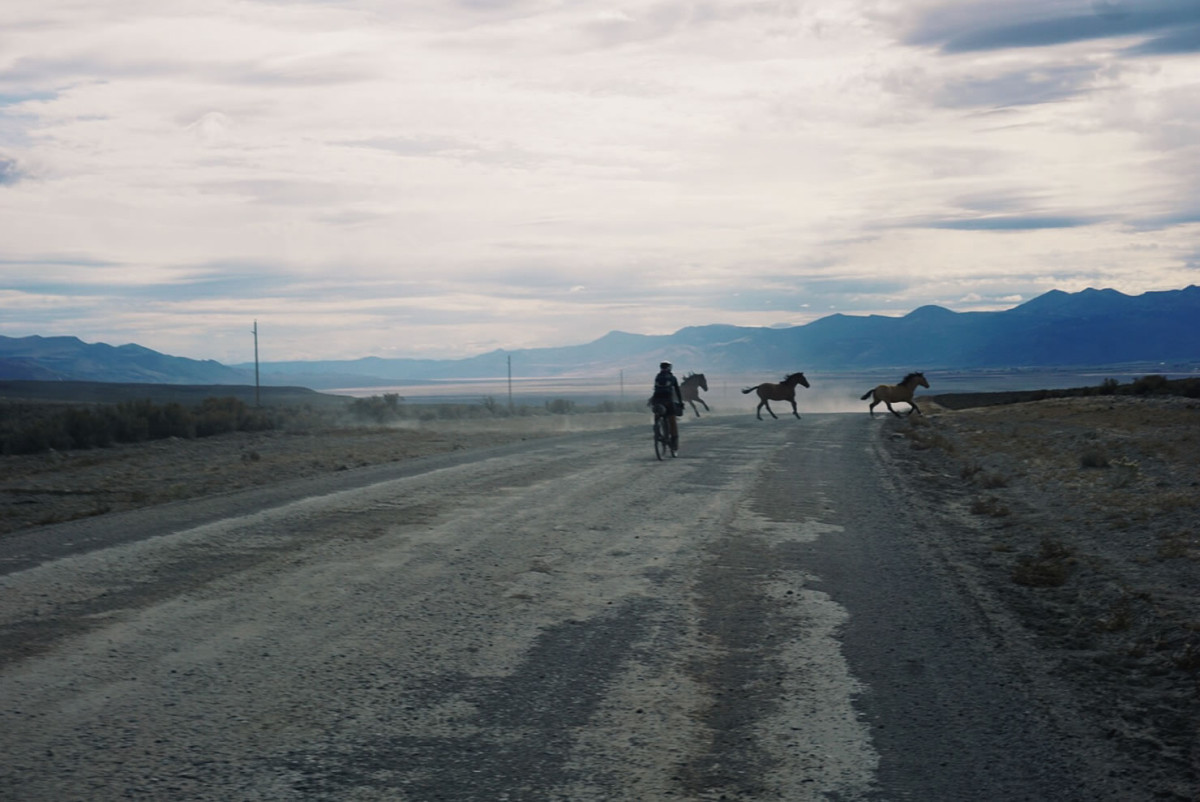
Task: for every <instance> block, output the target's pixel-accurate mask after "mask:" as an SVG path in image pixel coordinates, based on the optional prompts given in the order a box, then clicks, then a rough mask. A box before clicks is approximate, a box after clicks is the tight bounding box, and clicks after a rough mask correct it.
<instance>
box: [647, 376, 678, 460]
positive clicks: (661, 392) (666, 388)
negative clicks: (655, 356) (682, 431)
mask: <svg viewBox="0 0 1200 802" xmlns="http://www.w3.org/2000/svg"><path fill="white" fill-rule="evenodd" d="M655 404H661V405H662V407H663V409H664V410H666V412H665V413H664V414H665V415H666V418H667V431H668V432H669V433H670V438H671V450H672V451H678V450H679V423H678V421H677V420H676V418H677V416H678V415H679V414H680V413H682V412H683V394H682V393H681V392H680V390H679V380H678V379H676V378H675V374H674V373H672V372H671V363H670V362H662V363H660V364H659V366H658V375H657V376H655V377H654V395H652V396H650V405H651V406H654V405H655Z"/></svg>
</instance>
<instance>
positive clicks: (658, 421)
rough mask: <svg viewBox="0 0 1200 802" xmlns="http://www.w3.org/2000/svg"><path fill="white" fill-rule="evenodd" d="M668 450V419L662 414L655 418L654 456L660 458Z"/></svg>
mask: <svg viewBox="0 0 1200 802" xmlns="http://www.w3.org/2000/svg"><path fill="white" fill-rule="evenodd" d="M666 450H667V432H666V421H664V420H663V419H662V417H660V416H656V417H655V418H654V456H656V457H658V458H659V459H660V460H661V459H662V458H663V454H664V453H666Z"/></svg>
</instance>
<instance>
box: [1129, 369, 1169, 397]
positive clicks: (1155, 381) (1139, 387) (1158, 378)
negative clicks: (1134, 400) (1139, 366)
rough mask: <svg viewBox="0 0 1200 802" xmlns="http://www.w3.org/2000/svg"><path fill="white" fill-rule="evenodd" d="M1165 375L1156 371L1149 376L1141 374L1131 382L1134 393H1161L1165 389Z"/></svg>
mask: <svg viewBox="0 0 1200 802" xmlns="http://www.w3.org/2000/svg"><path fill="white" fill-rule="evenodd" d="M1167 385H1168V381H1167V377H1166V376H1162V375H1160V374H1157V373H1151V374H1150V375H1149V376H1143V377H1141V378H1140V379H1136V380H1135V381H1134V382H1133V392H1134V393H1135V394H1136V395H1148V394H1151V393H1162V392H1166V391H1167Z"/></svg>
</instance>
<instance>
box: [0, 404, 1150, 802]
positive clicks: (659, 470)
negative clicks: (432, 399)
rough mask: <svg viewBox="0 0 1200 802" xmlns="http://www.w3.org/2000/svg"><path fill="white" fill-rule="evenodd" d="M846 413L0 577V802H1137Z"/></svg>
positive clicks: (883, 431) (111, 538)
mask: <svg viewBox="0 0 1200 802" xmlns="http://www.w3.org/2000/svg"><path fill="white" fill-rule="evenodd" d="M893 425H894V424H893V423H892V422H891V421H890V420H889V421H882V420H879V419H871V418H869V417H868V416H865V415H863V416H846V415H805V416H804V418H803V420H801V421H795V420H779V421H762V422H760V421H756V420H754V419H753V418H751V417H748V416H738V417H730V418H722V417H706V418H704V419H701V420H700V421H695V420H689V421H688V422H687V425H686V426H685V427H684V429H683V442H682V450H681V455H680V457H679V458H678V459H675V460H668V461H666V462H657V461H655V460H654V457H653V453H652V450H651V443H650V440H649V437H648V434H649V432H648V427H639V428H637V429H626V430H618V431H615V432H600V433H585V434H578V435H570V436H565V437H561V438H554V439H548V440H540V441H532V442H526V443H518V444H515V445H512V446H506V447H502V448H498V449H491V450H483V451H476V452H471V453H465V454H453V455H443V456H439V457H436V458H429V459H420V460H413V461H410V462H405V463H395V464H390V465H380V466H374V467H371V468H364V469H361V470H348V471H343V472H340V473H338V474H335V475H327V476H324V477H318V478H314V479H310V480H305V482H303V483H299V484H291V485H287V486H283V487H277V488H271V489H266V490H256V491H252V492H249V493H246V494H240V495H239V494H233V495H225V496H221V497H217V498H211V499H207V500H198V501H191V502H181V503H178V504H174V505H168V506H167V507H159V508H149V509H145V510H138V511H134V512H132V513H127V514H121V515H111V516H104V517H101V518H96V519H93V520H85V521H75V522H72V523H70V524H65V525H61V526H56V527H45V528H42V529H37V530H30V531H28V532H23V533H18V534H16V535H13V536H10V537H9V538H6V539H5V540H4V541H3V542H2V544H0V566H3V569H2V570H3V571H4V575H3V576H2V577H0V638H2V640H0V645H2V646H3V651H2V652H0V654H2V658H0V660H2V664H0V671H2V673H0V750H2V751H3V754H4V755H5V760H4V761H3V764H2V765H0V797H2V798H4V799H6V800H115V799H128V798H133V799H137V798H147V799H171V800H208V799H212V800H292V799H316V800H321V799H329V800H335V799H336V800H441V799H445V800H504V799H507V800H657V799H684V800H686V799H695V800H701V799H703V800H710V799H712V800H715V799H747V800H748V799H755V800H759V799H786V800H832V799H837V800H866V799H883V800H898V799H914V800H918V799H919V800H951V799H972V800H976V799H1004V800H1016V799H1031V800H1032V799H1055V800H1104V799H1113V800H1116V799H1123V800H1128V799H1138V798H1140V797H1139V795H1138V794H1139V793H1140V790H1139V789H1138V788H1136V787H1135V786H1133V785H1132V781H1129V780H1125V779H1123V778H1124V777H1129V776H1132V775H1130V774H1129V773H1128V771H1127V770H1126V768H1125V767H1123V766H1122V764H1121V762H1120V758H1119V756H1115V755H1112V754H1109V752H1108V751H1107V747H1106V745H1105V743H1104V741H1103V738H1102V737H1100V735H1099V734H1098V733H1095V732H1093V731H1091V730H1090V729H1089V728H1088V727H1087V726H1086V722H1084V721H1082V720H1081V719H1080V718H1079V717H1078V716H1077V715H1076V711H1075V710H1074V709H1073V708H1072V707H1071V706H1070V702H1069V699H1068V698H1067V697H1066V696H1065V695H1063V694H1062V693H1061V689H1059V688H1056V687H1055V685H1054V683H1053V681H1052V680H1051V679H1050V678H1049V677H1048V675H1047V673H1046V672H1045V671H1044V670H1043V668H1044V667H1043V666H1042V665H1041V664H1040V662H1039V661H1038V660H1037V658H1036V657H1035V656H1034V655H1033V651H1032V649H1031V648H1029V646H1028V644H1027V643H1026V642H1025V640H1024V636H1023V635H1022V633H1021V632H1020V631H1017V629H1016V628H1012V629H1009V628H1006V627H1005V626H1004V620H1005V619H1004V616H1003V615H1002V613H1001V612H1000V611H997V610H994V609H989V608H987V606H986V605H987V601H986V599H980V598H976V597H973V596H972V595H971V593H970V591H969V589H968V588H966V587H964V586H963V585H962V584H961V583H960V582H958V581H957V580H956V574H955V572H954V571H953V570H952V566H950V565H948V564H947V561H946V559H945V558H944V556H943V553H942V552H941V551H939V549H938V548H937V543H938V540H939V538H944V537H946V536H947V533H946V532H944V531H934V530H936V528H937V527H938V526H940V524H937V523H936V520H937V519H936V518H935V517H934V516H931V515H929V514H928V513H929V511H928V510H927V509H922V508H921V505H920V503H919V502H916V501H914V496H913V495H912V494H911V493H910V492H909V490H908V489H907V485H906V483H907V482H910V481H913V479H912V478H911V477H910V478H905V477H904V476H902V475H901V474H900V473H899V472H898V470H899V469H900V468H901V467H903V466H900V465H899V464H898V463H896V462H894V461H893V459H892V458H891V457H889V455H888V452H887V449H885V448H883V447H882V446H881V443H882V442H883V441H884V440H885V438H887V436H888V434H887V428H886V427H889V426H893Z"/></svg>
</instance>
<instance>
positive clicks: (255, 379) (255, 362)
mask: <svg viewBox="0 0 1200 802" xmlns="http://www.w3.org/2000/svg"><path fill="white" fill-rule="evenodd" d="M250 331H251V333H253V334H254V406H256V407H257V406H259V403H258V320H255V321H254V328H253V329H251V330H250Z"/></svg>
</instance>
